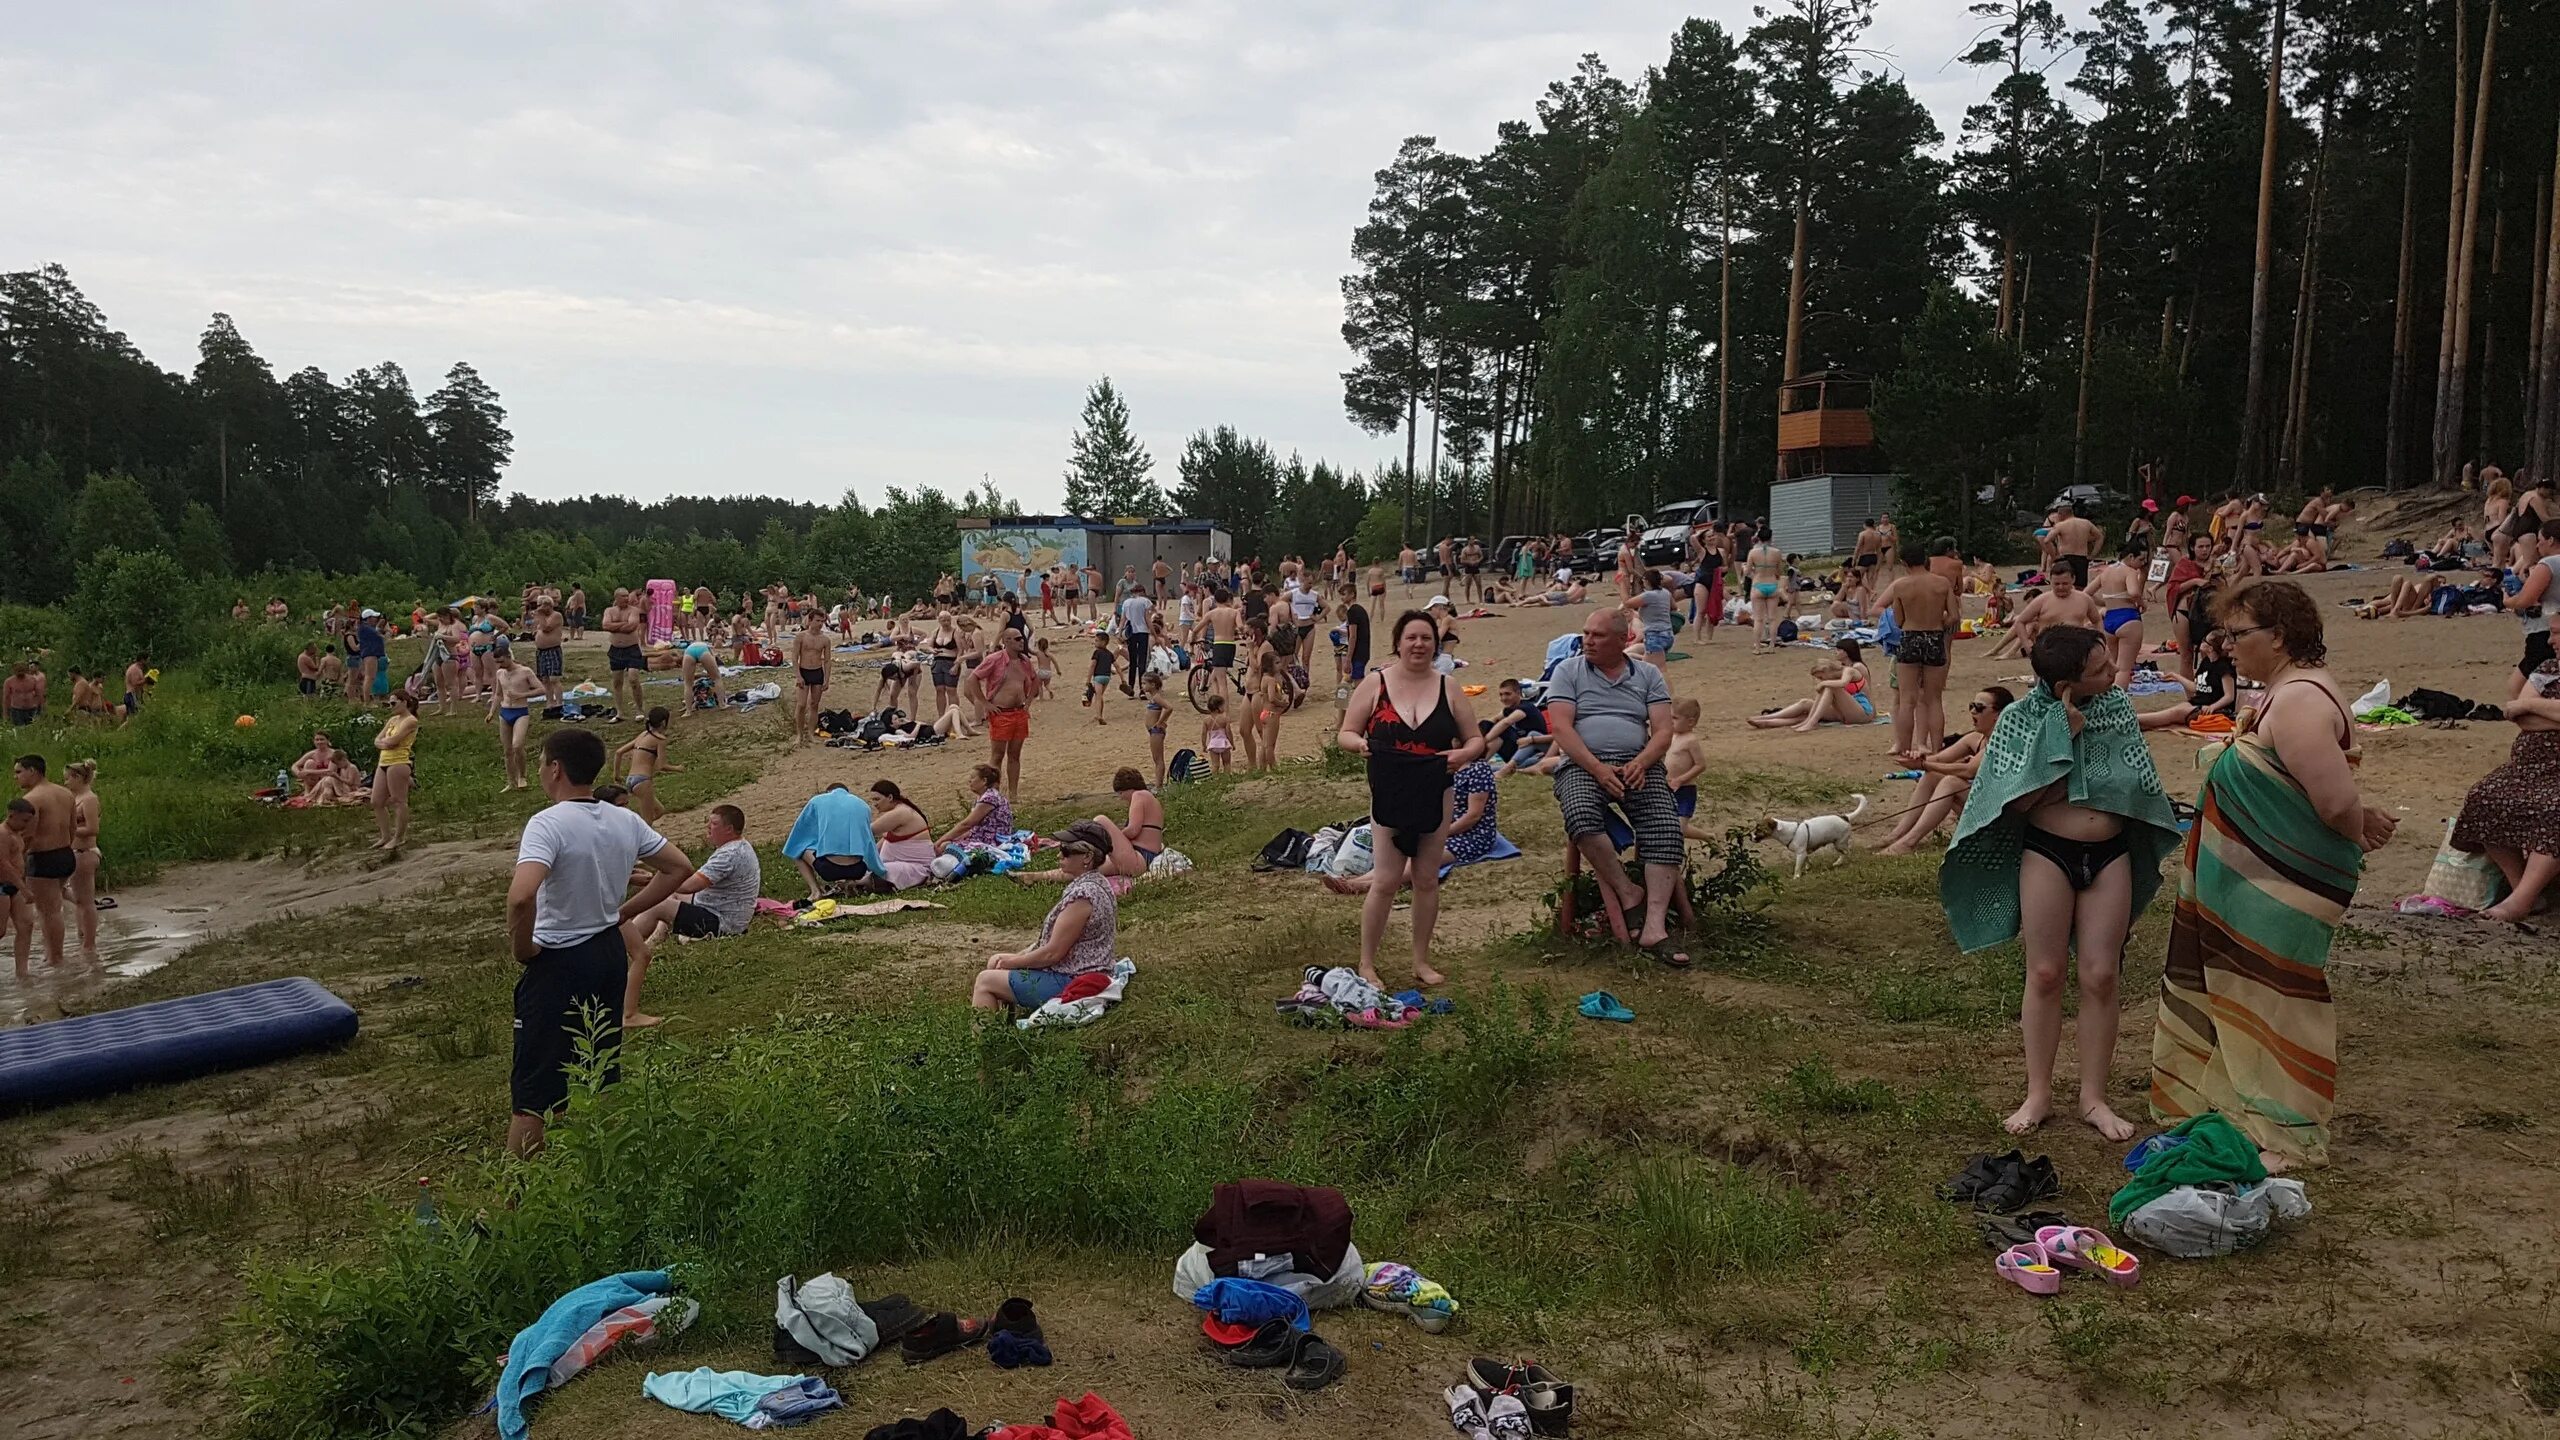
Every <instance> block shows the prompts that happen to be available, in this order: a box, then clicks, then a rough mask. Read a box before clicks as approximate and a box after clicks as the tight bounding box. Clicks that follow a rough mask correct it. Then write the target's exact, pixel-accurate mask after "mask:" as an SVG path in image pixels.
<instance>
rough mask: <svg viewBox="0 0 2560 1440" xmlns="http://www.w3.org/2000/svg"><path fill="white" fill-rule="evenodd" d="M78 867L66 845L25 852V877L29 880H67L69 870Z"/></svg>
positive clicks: (69, 875) (69, 876)
mask: <svg viewBox="0 0 2560 1440" xmlns="http://www.w3.org/2000/svg"><path fill="white" fill-rule="evenodd" d="M78 868H79V865H78V863H77V861H75V860H74V858H73V857H72V854H71V847H70V846H68V845H64V846H61V847H60V848H58V849H53V850H30V851H28V852H27V878H28V879H30V880H68V879H70V878H71V872H72V871H74V870H76V869H78Z"/></svg>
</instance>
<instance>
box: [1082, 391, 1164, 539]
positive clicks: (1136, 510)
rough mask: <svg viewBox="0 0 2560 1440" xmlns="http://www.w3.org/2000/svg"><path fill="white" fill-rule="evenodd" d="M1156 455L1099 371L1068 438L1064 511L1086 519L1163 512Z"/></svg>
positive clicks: (1125, 404)
mask: <svg viewBox="0 0 2560 1440" xmlns="http://www.w3.org/2000/svg"><path fill="white" fill-rule="evenodd" d="M1155 465H1156V462H1155V458H1154V457H1153V456H1151V455H1149V454H1148V453H1147V447H1146V446H1144V445H1141V444H1139V443H1138V437H1137V435H1136V434H1134V433H1133V432H1132V431H1131V430H1130V428H1129V402H1128V401H1126V400H1124V399H1122V398H1121V397H1120V391H1119V390H1118V389H1117V388H1116V387H1114V386H1113V385H1112V383H1111V377H1110V376H1108V375H1105V376H1103V377H1102V378H1101V379H1099V380H1096V381H1095V382H1093V388H1092V389H1090V390H1087V391H1086V392H1085V394H1084V420H1083V423H1082V425H1081V426H1080V427H1079V428H1078V429H1077V430H1076V433H1075V436H1074V438H1073V439H1072V440H1070V441H1069V442H1068V458H1067V513H1068V514H1070V515H1082V516H1086V517H1088V518H1102V517H1108V516H1113V515H1144V516H1146V517H1147V518H1149V519H1151V520H1152V519H1156V518H1159V517H1161V516H1163V515H1164V514H1165V513H1166V508H1165V499H1164V491H1163V490H1162V489H1160V488H1159V487H1158V486H1157V485H1156V481H1155Z"/></svg>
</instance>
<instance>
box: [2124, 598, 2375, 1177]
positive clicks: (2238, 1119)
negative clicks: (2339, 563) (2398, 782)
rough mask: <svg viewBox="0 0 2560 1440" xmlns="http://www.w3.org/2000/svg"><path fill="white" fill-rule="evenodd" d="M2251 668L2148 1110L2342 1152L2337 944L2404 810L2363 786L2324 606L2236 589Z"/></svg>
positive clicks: (2292, 1148) (2285, 1147)
mask: <svg viewBox="0 0 2560 1440" xmlns="http://www.w3.org/2000/svg"><path fill="white" fill-rule="evenodd" d="M2222 623H2223V625H2224V627H2225V631H2226V633H2227V634H2228V636H2229V637H2230V639H2231V641H2232V658H2233V660H2234V662H2235V663H2236V664H2237V665H2238V667H2239V670H2240V673H2241V674H2243V675H2245V676H2248V677H2249V678H2251V679H2253V680H2258V681H2261V682H2263V683H2264V684H2265V686H2266V700H2265V702H2264V703H2263V704H2262V705H2260V706H2259V707H2258V708H2257V709H2256V710H2254V711H2252V712H2250V714H2249V715H2248V716H2247V717H2246V718H2245V719H2243V720H2242V721H2241V722H2240V727H2239V730H2238V732H2237V733H2236V734H2235V735H2234V736H2233V737H2232V740H2231V743H2230V744H2229V745H2228V746H2227V747H2226V748H2225V749H2224V750H2223V751H2222V753H2221V755H2219V756H2218V757H2216V758H2215V760H2214V762H2213V765H2212V768H2211V769H2209V770H2208V771H2207V772H2206V774H2205V780H2204V790H2203V792H2202V794H2201V795H2200V796H2199V797H2198V801H2197V809H2198V811H2199V814H2198V815H2197V818H2196V823H2195V829H2194V830H2193V832H2192V833H2190V834H2189V835H2188V837H2187V847H2186V859H2185V863H2184V864H2183V865H2182V866H2181V867H2180V870H2179V875H2178V908H2177V914H2176V918H2175V919H2174V920H2173V922H2172V923H2171V926H2170V930H2169V958H2168V964H2167V967H2166V969H2165V970H2164V971H2163V972H2162V974H2161V977H2160V1012H2159V1017H2158V1021H2157V1025H2156V1028H2155V1029H2154V1031H2153V1034H2152V1041H2151V1113H2152V1114H2153V1115H2155V1116H2157V1117H2158V1118H2160V1119H2162V1120H2164V1121H2174V1120H2182V1119H2185V1118H2187V1117H2189V1116H2193V1115H2200V1114H2203V1113H2204V1112H2205V1111H2208V1110H2218V1111H2220V1112H2222V1114H2223V1115H2224V1116H2225V1117H2227V1118H2228V1119H2230V1120H2231V1122H2232V1123H2233V1124H2235V1125H2238V1126H2239V1127H2240V1128H2241V1129H2242V1130H2243V1131H2245V1132H2246V1133H2247V1134H2248V1135H2249V1137H2250V1138H2251V1139H2252V1140H2254V1141H2256V1142H2257V1144H2258V1147H2259V1149H2260V1150H2261V1151H2262V1152H2263V1155H2262V1158H2263V1159H2264V1160H2265V1162H2266V1165H2267V1169H2268V1170H2269V1171H2270V1172H2273V1171H2277V1170H2281V1169H2283V1168H2285V1166H2286V1165H2287V1164H2288V1163H2293V1162H2305V1163H2315V1164H2316V1163H2318V1162H2320V1161H2322V1160H2325V1159H2326V1158H2327V1151H2328V1145H2329V1111H2330V1109H2331V1107H2332V1106H2333V1105H2334V1104H2335V1103H2336V1100H2337V1079H2338V1019H2337V1013H2336V1010H2335V1009H2334V1007H2333V1006H2332V1005H2331V1003H2330V996H2329V971H2328V964H2329V945H2330V941H2331V939H2332V938H2333V937H2334V936H2335V934H2336V932H2337V927H2338V922H2339V920H2340V919H2342V918H2343V917H2344V916H2345V915H2346V911H2347V906H2348V905H2349V904H2350V903H2351V902H2353V901H2354V899H2355V894H2356V884H2357V882H2358V880H2360V879H2361V878H2362V876H2363V873H2364V852H2366V851H2369V850H2374V849H2378V848H2380V847H2381V846H2382V845H2384V844H2385V843H2387V842H2388V841H2389V840H2390V838H2391V832H2392V829H2393V828H2394V826H2395V825H2396V824H2397V822H2396V821H2395V820H2394V819H2393V818H2392V817H2391V816H2390V815H2388V814H2386V813H2384V812H2383V811H2380V810H2377V809H2375V808H2374V807H2373V806H2370V805H2367V804H2365V803H2364V800H2363V798H2362V796H2361V795H2360V794H2359V793H2358V791H2357V788H2356V778H2355V766H2356V762H2357V760H2358V759H2359V758H2360V754H2359V751H2358V750H2357V747H2356V745H2355V726H2354V724H2353V723H2352V722H2351V721H2350V720H2349V719H2348V716H2347V707H2346V702H2345V701H2344V700H2342V699H2340V698H2339V694H2338V688H2337V685H2336V683H2335V682H2333V681H2332V680H2331V679H2330V677H2329V674H2328V671H2327V670H2326V669H2324V668H2323V662H2324V660H2325V659H2326V657H2327V652H2326V649H2325V647H2324V646H2323V644H2322V639H2321V625H2320V611H2319V608H2318V607H2317V606H2316V605H2315V604H2314V603H2313V602H2312V600H2311V598H2310V596H2308V595H2306V594H2305V593H2304V592H2303V590H2302V587H2300V586H2298V585H2295V584H2293V583H2292V582H2290V581H2284V580H2261V581H2258V582H2255V583H2252V584H2249V585H2246V586H2243V587H2242V588H2240V589H2239V590H2237V591H2235V592H2233V594H2232V595H2231V596H2230V598H2229V599H2228V600H2226V601H2225V602H2224V604H2223V606H2222Z"/></svg>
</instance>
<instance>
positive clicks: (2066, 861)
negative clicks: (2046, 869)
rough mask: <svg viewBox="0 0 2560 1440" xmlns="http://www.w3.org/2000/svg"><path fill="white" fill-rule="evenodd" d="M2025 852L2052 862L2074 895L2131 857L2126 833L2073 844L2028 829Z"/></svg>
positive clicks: (2069, 840)
mask: <svg viewBox="0 0 2560 1440" xmlns="http://www.w3.org/2000/svg"><path fill="white" fill-rule="evenodd" d="M2022 843H2024V844H2025V846H2026V848H2027V849H2029V850H2032V851H2034V852H2035V853H2036V854H2038V855H2041V856H2043V857H2044V858H2046V859H2047V860H2050V861H2052V862H2053V865H2054V868H2055V869H2057V870H2060V871H2061V872H2062V878H2063V879H2064V880H2066V881H2069V882H2070V884H2071V888H2072V889H2073V890H2074V891H2080V890H2086V889H2088V888H2089V887H2090V886H2092V885H2095V884H2097V883H2098V876H2099V875H2100V874H2101V873H2103V872H2104V871H2105V870H2106V868H2107V867H2108V866H2110V865H2112V864H2114V863H2115V862H2117V861H2118V860H2121V859H2123V858H2124V857H2125V856H2126V855H2128V854H2131V853H2132V847H2131V845H2130V844H2129V843H2128V842H2127V841H2126V838H2125V832H2123V831H2122V830H2119V831H2117V832H2116V833H2114V834H2113V835H2110V836H2108V837H2107V838H2106V839H2104V840H2072V839H2067V838H2065V837H2063V836H2060V835H2056V834H2054V833H2053V832H2052V831H2050V830H2039V829H2037V828H2036V827H2035V826H2033V825H2030V826H2028V827H2027V833H2026V835H2025V836H2024V837H2023V842H2022Z"/></svg>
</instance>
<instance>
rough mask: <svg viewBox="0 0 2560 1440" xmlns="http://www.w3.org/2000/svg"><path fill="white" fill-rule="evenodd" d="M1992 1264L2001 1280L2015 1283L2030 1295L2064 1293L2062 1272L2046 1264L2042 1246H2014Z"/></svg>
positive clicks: (2002, 1253) (2003, 1252) (2001, 1253)
mask: <svg viewBox="0 0 2560 1440" xmlns="http://www.w3.org/2000/svg"><path fill="white" fill-rule="evenodd" d="M1991 1264H1992V1266H1993V1268H1995V1269H1997V1270H1998V1271H1999V1272H2000V1278H2001V1279H2003V1280H2009V1281H2013V1282H2015V1283H2016V1284H2017V1287H2018V1288H2019V1289H2021V1290H2024V1291H2026V1292H2027V1293H2028V1294H2030V1295H2058V1294H2061V1293H2062V1272H2061V1271H2059V1270H2056V1269H2054V1268H2053V1266H2052V1265H2050V1264H2048V1263H2047V1262H2046V1260H2045V1253H2044V1247H2043V1246H2041V1245H2033V1244H2029V1245H2012V1246H2010V1247H2009V1248H2008V1249H2006V1250H2004V1251H2002V1252H2000V1257H1999V1258H1998V1259H1996V1260H1994V1261H1992V1262H1991Z"/></svg>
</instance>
